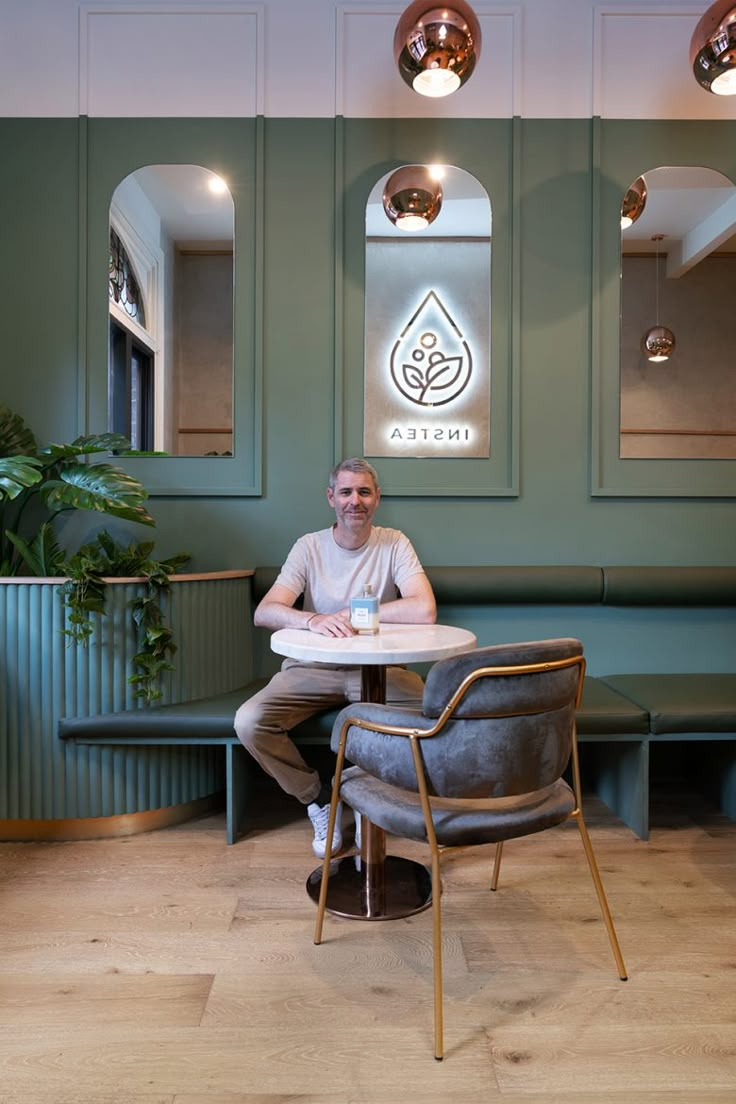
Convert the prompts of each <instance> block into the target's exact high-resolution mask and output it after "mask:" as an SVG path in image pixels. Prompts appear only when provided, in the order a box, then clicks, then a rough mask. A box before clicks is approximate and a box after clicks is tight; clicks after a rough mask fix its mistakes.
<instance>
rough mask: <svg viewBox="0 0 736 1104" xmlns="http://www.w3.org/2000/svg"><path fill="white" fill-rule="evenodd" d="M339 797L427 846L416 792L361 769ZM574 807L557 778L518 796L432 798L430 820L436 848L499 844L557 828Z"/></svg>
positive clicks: (353, 770)
mask: <svg viewBox="0 0 736 1104" xmlns="http://www.w3.org/2000/svg"><path fill="white" fill-rule="evenodd" d="M340 795H341V797H342V798H343V800H344V801H345V802H347V804H348V805H350V806H351V808H352V809H354V811H355V812H356V813H361V814H362V815H363V816H366V817H368V819H369V820H370V821H372V822H373V823H374V824H377V825H378V826H379V827H380V828H383V829H384V830H385V831H387V832H391V833H393V834H394V835H397V836H404V837H406V838H407V839H414V840H421V841H424V842H426V839H427V833H426V830H425V825H424V814H423V812H422V806H421V800H420V798H419V794H416V793H412V792H411V791H409V790H402V789H399V788H398V787H397V786H391V785H389V784H388V783H386V782H381V781H380V780H379V779H378V778H376V777H375V776H373V775H371V774H367V773H366V772H365V771H364V770H361V769H360V767H350V768H349V769H348V770H346V771H345V773H344V774H343V776H342V785H341V787H340ZM574 809H575V797H574V795H573V792H572V790H571V789H570V787H569V786H568V785H567V783H566V782H565V781H563V780H562V779H558V781H556V782H554V783H553V784H552V785H551V786H547V787H546V788H545V789H544V790H537V791H536V792H535V793H532V794H523V795H522V796H520V797H507V798H483V799H475V800H465V799H451V798H432V819H433V821H434V828H435V833H436V836H437V842H438V843H439V844H440V845H441V846H446V847H458V846H463V845H467V844H479V843H498V842H499V841H500V840H507V839H513V838H515V837H516V836H526V835H531V834H532V833H533V832H540V831H542V830H543V829H545V828H552V827H553V826H554V825H555V824H561V823H562V822H563V821H564V820H567V818H568V817H569V816H570V814H571V813H572V812H573V810H574Z"/></svg>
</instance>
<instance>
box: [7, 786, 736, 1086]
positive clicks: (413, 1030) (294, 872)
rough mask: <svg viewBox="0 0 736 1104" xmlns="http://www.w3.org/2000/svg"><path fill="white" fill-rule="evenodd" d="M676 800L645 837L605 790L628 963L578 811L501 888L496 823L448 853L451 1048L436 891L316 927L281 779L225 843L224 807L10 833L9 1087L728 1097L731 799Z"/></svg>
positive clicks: (613, 900) (513, 868)
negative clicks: (616, 943) (165, 820)
mask: <svg viewBox="0 0 736 1104" xmlns="http://www.w3.org/2000/svg"><path fill="white" fill-rule="evenodd" d="M674 809H675V811H674V813H673V814H672V818H671V822H668V820H667V807H666V805H663V806H662V810H661V816H660V821H659V822H657V823H655V826H654V830H653V831H652V836H651V839H650V840H649V841H648V842H646V843H645V842H643V841H641V840H637V839H636V838H635V837H634V836H633V835H632V834H631V833H630V832H629V831H628V829H627V828H626V827H625V826H623V825H622V824H621V823H620V822H618V821H616V820H615V818H613V817H612V816H611V814H610V813H609V812H608V811H607V810H606V809H605V807H604V806H602V805H601V804H600V803H598V802H595V801H590V802H588V803H587V807H586V812H587V819H588V823H589V827H590V830H591V834H592V837H593V843H594V846H595V848H596V852H597V855H598V859H599V862H600V865H601V872H602V876H603V879H604V883H605V886H606V890H607V892H608V895H609V901H610V904H611V908H612V911H613V914H614V918H615V921H616V924H617V929H618V933H619V938H620V940H621V945H622V949H623V953H624V956H625V958H626V960H627V965H628V967H629V973H630V980H629V981H628V982H625V983H624V982H621V981H620V980H619V979H618V977H617V973H616V970H615V965H614V961H613V956H612V954H611V950H610V946H609V943H608V938H607V935H606V931H605V928H604V925H603V923H602V921H601V918H600V912H599V910H598V904H597V899H596V897H595V893H594V890H593V886H592V882H591V879H590V874H589V872H588V868H587V864H586V863H585V859H584V855H583V852H582V848H581V845H580V840H579V837H578V833H577V829H576V828H575V826H574V825H569V826H565V827H564V828H562V829H558V830H553V831H550V832H548V833H546V834H543V835H540V836H537V837H533V838H529V839H525V840H520V841H515V842H513V843H511V844H509V845H508V846H507V848H506V851H505V855H504V863H503V868H502V871H501V882H500V886H499V890H498V892H496V893H492V892H490V890H489V888H488V887H489V882H490V875H491V868H492V856H493V849H492V848H484V849H479V850H470V851H463V852H457V853H452V854H448V855H446V856H445V857H444V859H443V922H444V929H443V954H444V967H445V969H444V979H445V1053H446V1060H445V1061H444V1062H442V1063H437V1062H435V1061H434V1060H433V1058H432V921H431V913H430V912H425V913H422V914H420V915H417V916H413V917H408V918H405V919H402V920H398V921H392V922H384V923H380V924H370V923H360V922H351V921H346V920H340V919H336V918H333V917H328V918H327V921H326V924H325V931H324V941H323V943H322V945H320V946H319V947H315V946H314V943H313V938H312V937H313V929H314V919H315V909H314V906H313V905H312V903H311V901H309V900H308V898H307V897H306V894H305V890H304V883H305V880H306V878H307V875H308V874H309V871H310V870H311V869H312V868H313V867H315V866H316V865H317V863H316V860H315V859H314V858H313V856H312V855H311V849H310V846H309V844H310V832H309V826H308V823H307V821H306V818H305V816H304V813H303V810H302V809H301V808H300V807H299V806H298V805H296V804H295V803H293V802H291V801H289V800H288V799H285V798H283V797H281V795H278V794H274V793H273V791H269V790H266V789H264V790H263V791H261V792H260V793H259V795H258V798H257V803H256V806H255V809H254V812H255V817H254V820H253V822H252V828H251V830H250V831H249V832H248V834H247V836H246V838H245V839H244V840H241V841H240V842H239V843H238V844H237V845H235V846H234V847H230V848H228V847H227V846H226V844H225V842H224V825H223V818H222V817H221V816H215V817H212V816H210V817H207V818H205V819H202V820H200V821H198V822H190V823H189V824H185V825H179V826H177V827H174V828H170V829H165V830H162V831H159V832H154V833H150V834H149V835H146V836H133V837H126V838H125V839H120V840H100V841H80V842H79V843H73V844H48V843H43V844H18V843H8V844H0V918H1V923H0V1104H414V1102H416V1104H420V1102H421V1104H481V1102H482V1104H495V1102H499V1101H503V1100H507V1099H515V1098H516V1099H523V1100H524V1101H528V1102H534V1104H563V1102H564V1104H665V1102H666V1104H726V1102H728V1104H733V1102H734V1100H736V996H734V994H736V924H734V921H733V912H734V907H733V906H734V898H735V897H736V865H735V864H734V861H733V857H734V847H735V845H736V824H733V823H732V822H730V821H728V820H726V818H724V817H722V816H719V815H718V814H717V812H716V811H715V810H713V809H712V808H709V807H707V806H704V805H701V804H699V803H698V802H697V799H693V797H692V795H691V794H688V795H686V797H685V799H682V800H677V801H676V802H675V803H674ZM684 810H688V812H687V813H686V812H685V811H684ZM349 823H350V815H349V814H347V816H346V826H347V831H346V836H347V837H348V838H349V837H350V832H349ZM389 849H390V850H391V851H393V852H395V853H399V854H404V855H407V856H408V857H413V858H418V859H421V860H426V850H425V849H424V848H422V847H420V846H419V845H414V844H407V843H405V842H399V841H390V847H389Z"/></svg>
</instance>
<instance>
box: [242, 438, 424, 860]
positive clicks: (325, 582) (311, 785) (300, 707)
mask: <svg viewBox="0 0 736 1104" xmlns="http://www.w3.org/2000/svg"><path fill="white" fill-rule="evenodd" d="M327 501H328V502H329V504H330V506H331V507H332V508H333V510H334V511H335V522H334V524H333V525H332V526H331V527H330V528H329V529H322V530H320V531H319V532H316V533H307V534H306V535H305V536H303V537H300V539H299V540H298V541H297V542H296V544H295V545H294V546H293V548H292V549H291V552H290V553H289V555H288V557H287V559H286V562H285V564H284V565H283V567H282V568H281V571H280V573H279V576H278V578H277V579H276V582H275V583H274V584H273V586H272V587H271V589H270V590H269V591H268V593H267V594H266V595H265V596H264V597H263V599H262V601H261V602H260V603H259V605H258V608H257V609H256V612H255V616H254V624H256V625H257V626H259V627H262V628H266V629H271V630H275V629H285V628H291V629H306V630H307V631H308V632H312V633H320V634H321V635H322V636H334V637H342V636H352V635H353V633H354V630H353V628H352V627H351V625H350V599H351V598H353V597H356V596H358V595H360V594H362V592H363V586H364V585H365V584H366V583H371V584H372V585H373V591H374V593H375V594H377V595H378V598H379V601H380V620H381V621H383V622H386V623H393V624H396V623H404V624H432V623H433V622H434V620H435V618H436V616H437V607H436V604H435V600H434V594H433V593H432V587H431V585H430V583H429V580H428V578H427V576H426V575H425V573H424V570H423V568H422V565H421V564H420V562H419V560H418V558H417V555H416V552H415V551H414V549H413V547H412V545H411V542H410V541H409V540H408V539H407V537H405V536H404V534H403V533H401V532H399V530H398V529H385V528H381V527H379V526H376V525H374V524H373V515H374V514H375V512H376V509H377V507H378V503H379V502H380V501H381V490H380V487H379V486H378V476H377V474H376V471H375V469H374V468H373V467H372V466H371V465H370V464H369V463H368V462H367V461H366V460H362V459H358V458H353V459H351V460H343V462H342V463H341V464H338V465H337V467H336V468H335V469H334V471H333V472H332V473H331V475H330V481H329V487H328V488H327ZM302 594H303V595H304V603H303V609H297V608H295V603H296V601H297V599H298V598H299V596H300V595H302ZM422 691H423V683H422V680H421V679H420V677H419V676H418V675H416V674H414V673H413V672H411V671H407V670H405V669H404V668H400V667H389V668H388V671H387V674H386V699H387V701H391V702H401V701H415V700H416V699H417V698H421V696H422ZM359 700H360V670H359V669H358V668H357V667H354V666H353V667H347V666H345V667H343V666H338V665H333V664H323V663H320V664H308V663H300V662H297V661H296V660H293V659H286V660H284V662H283V664H282V668H281V671H280V672H279V673H278V674H276V675H274V677H273V678H272V679H271V681H270V682H269V684H268V686H266V687H264V689H263V690H261V691H259V693H257V694H255V695H254V696H253V697H252V698H250V700H249V701H247V702H245V703H244V704H243V705H241V707H240V709H239V710H238V712H237V713H236V715H235V731H236V732H237V735H238V738H239V740H240V741H241V743H242V744H243V745H244V746H245V747H246V748H247V749H248V751H249V752H250V753H251V755H252V756H253V757H254V759H256V760H257V762H258V763H260V765H261V766H262V767H263V769H264V770H265V771H266V772H267V773H268V774H270V775H271V776H272V777H273V778H275V779H276V781H277V782H278V783H279V785H280V786H281V788H282V789H284V790H285V791H286V792H287V793H290V794H293V795H294V797H296V798H298V799H299V801H301V802H303V804H304V805H306V807H307V814H308V816H309V819H310V821H311V822H312V826H313V828H314V840H313V842H312V848H313V850H314V853H315V855H317V856H319V857H320V858H323V857H324V855H325V851H326V849H327V818H328V813H329V803H330V790H331V787H330V783H329V781H328V780H325V781H321V780H320V777H319V774H318V773H317V771H315V770H313V769H312V768H311V767H309V766H308V765H307V764H306V763H305V762H304V760H303V759H302V757H301V755H300V754H299V751H298V750H297V748H296V745H295V744H294V743H293V741H292V740H291V739H290V738H289V735H288V732H289V730H290V729H292V728H293V727H294V726H295V725H296V724H298V723H299V722H300V721H303V720H305V719H306V718H307V717H311V716H313V715H314V714H315V713H319V712H321V711H322V710H326V709H331V708H336V707H342V706H344V705H347V704H348V702H353V701H359ZM341 847H342V835H341V831H340V821H339V818H338V822H337V825H336V827H335V833H334V836H333V840H332V846H331V849H330V851H331V853H333V854H334V852H336V851H339V850H340V848H341Z"/></svg>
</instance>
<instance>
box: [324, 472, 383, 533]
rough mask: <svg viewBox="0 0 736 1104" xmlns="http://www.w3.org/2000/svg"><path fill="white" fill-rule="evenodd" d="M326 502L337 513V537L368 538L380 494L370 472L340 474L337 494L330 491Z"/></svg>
mask: <svg viewBox="0 0 736 1104" xmlns="http://www.w3.org/2000/svg"><path fill="white" fill-rule="evenodd" d="M327 501H328V502H329V504H330V506H332V508H333V509H334V511H335V516H336V518H337V531H338V534H339V533H343V534H345V535H346V536H347V535H350V537H351V538H352V539H353V540H354V539H355V538H357V537H364V539H365V540H367V539H368V534H369V533H370V528H371V522H372V521H373V515H374V514H375V512H376V508H377V506H378V503H379V502H380V501H381V491H380V489H379V488H378V487H376V485H375V484H374V482H373V479H372V478H371V476H370V475H369V474H368V473H367V472H351V471H341V472H339V473H338V476H337V483H336V484H335V489H334V491H333V489H332V488H331V487H328V488H327Z"/></svg>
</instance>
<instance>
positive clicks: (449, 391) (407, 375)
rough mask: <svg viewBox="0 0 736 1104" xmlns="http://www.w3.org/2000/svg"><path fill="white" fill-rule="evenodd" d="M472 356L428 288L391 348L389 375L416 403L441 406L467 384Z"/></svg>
mask: <svg viewBox="0 0 736 1104" xmlns="http://www.w3.org/2000/svg"><path fill="white" fill-rule="evenodd" d="M472 371H473V358H472V356H471V353H470V348H469V346H468V343H467V342H466V341H465V340H464V338H463V335H462V333H461V332H460V330H459V328H458V326H457V325H456V323H455V322H454V320H453V319H452V318H451V316H450V313H449V311H448V310H447V308H446V307H445V305H444V303H443V302H442V301H441V299H440V297H439V295H437V293H436V292H434V291H429V292H427V294H426V295H425V297H424V299H423V300H422V302H421V303H420V304H419V306H418V308H417V309H416V311H415V312H414V314H413V315H412V317H411V318H410V319H409V322H408V323H407V325H406V326H405V327H404V329H403V330H402V332H401V335H400V336H399V339H398V341H397V342H396V344H395V345H394V347H393V349H392V350H391V377H392V379H393V381H394V383H395V384H396V387H397V388H398V390H399V391H400V392H401V394H402V395H403V396H404V397H405V398H407V399H410V400H411V402H413V403H416V404H417V406H445V405H446V404H447V403H450V402H452V401H453V399H456V398H457V397H458V395H460V394H462V392H463V391H464V390H465V388H466V387H467V386H468V382H469V380H470V376H471V374H472Z"/></svg>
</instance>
